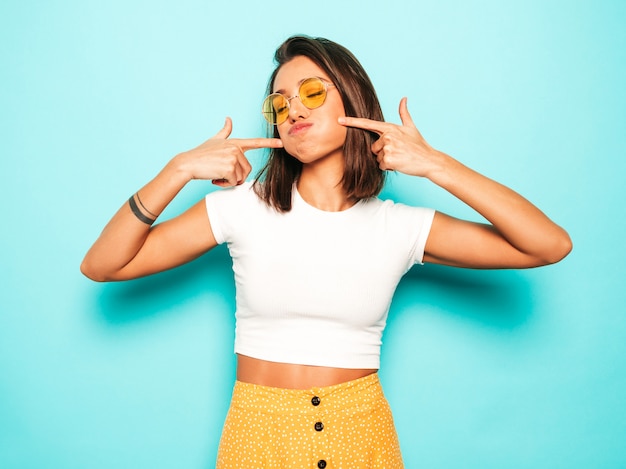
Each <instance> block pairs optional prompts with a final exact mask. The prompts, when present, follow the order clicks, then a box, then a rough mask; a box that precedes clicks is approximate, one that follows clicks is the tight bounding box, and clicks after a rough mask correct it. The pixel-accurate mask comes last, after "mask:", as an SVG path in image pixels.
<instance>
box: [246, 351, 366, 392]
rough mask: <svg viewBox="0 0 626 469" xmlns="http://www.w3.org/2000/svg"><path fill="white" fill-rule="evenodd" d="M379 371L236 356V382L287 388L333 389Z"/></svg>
mask: <svg viewBox="0 0 626 469" xmlns="http://www.w3.org/2000/svg"><path fill="white" fill-rule="evenodd" d="M376 371H378V370H376V369H352V368H330V367H326V366H311V365H294V364H291V363H277V362H269V361H266V360H259V359H258V358H252V357H248V356H246V355H237V380H238V381H243V382H244V383H252V384H260V385H262V386H271V387H274V388H284V389H310V388H314V387H323V386H333V385H335V384H340V383H345V382H347V381H352V380H355V379H359V378H363V377H364V376H367V375H371V374H372V373H376Z"/></svg>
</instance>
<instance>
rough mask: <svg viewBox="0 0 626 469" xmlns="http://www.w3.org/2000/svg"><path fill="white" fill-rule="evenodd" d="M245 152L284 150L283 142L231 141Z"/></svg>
mask: <svg viewBox="0 0 626 469" xmlns="http://www.w3.org/2000/svg"><path fill="white" fill-rule="evenodd" d="M230 141H231V142H232V143H234V144H235V145H237V146H239V148H241V149H242V150H243V151H247V150H255V149H258V148H282V147H283V142H282V140H281V139H279V138H239V139H231V140H230Z"/></svg>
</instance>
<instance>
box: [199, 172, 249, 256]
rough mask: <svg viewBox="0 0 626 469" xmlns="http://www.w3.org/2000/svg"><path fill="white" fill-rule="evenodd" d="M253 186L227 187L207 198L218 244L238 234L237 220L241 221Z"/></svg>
mask: <svg viewBox="0 0 626 469" xmlns="http://www.w3.org/2000/svg"><path fill="white" fill-rule="evenodd" d="M252 190H253V189H252V184H251V183H249V182H248V183H245V184H242V185H240V186H234V187H227V188H224V189H218V190H216V191H213V192H210V193H209V194H207V195H206V197H205V203H206V211H207V215H208V217H209V222H210V223H211V230H212V231H213V236H214V237H215V241H217V243H218V244H222V243H226V242H228V241H229V240H230V239H232V236H233V233H236V232H237V226H236V223H237V220H238V219H241V216H242V213H243V211H244V207H245V206H246V199H247V197H249V196H250V193H251V191H252Z"/></svg>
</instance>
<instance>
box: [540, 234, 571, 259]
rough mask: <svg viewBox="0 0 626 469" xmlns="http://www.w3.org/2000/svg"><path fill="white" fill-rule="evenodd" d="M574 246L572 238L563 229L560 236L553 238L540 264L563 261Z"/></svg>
mask: <svg viewBox="0 0 626 469" xmlns="http://www.w3.org/2000/svg"><path fill="white" fill-rule="evenodd" d="M573 247H574V244H573V243H572V239H571V238H570V236H569V235H568V234H567V232H566V231H565V230H562V232H561V233H560V234H559V236H555V237H554V239H553V240H552V243H551V244H550V247H549V249H547V250H546V252H545V253H544V255H543V256H542V259H541V260H542V262H541V264H540V265H550V264H556V263H557V262H560V261H562V260H563V259H565V257H567V255H568V254H569V253H570V252H572V249H573Z"/></svg>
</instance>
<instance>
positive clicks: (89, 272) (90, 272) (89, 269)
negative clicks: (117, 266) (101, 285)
mask: <svg viewBox="0 0 626 469" xmlns="http://www.w3.org/2000/svg"><path fill="white" fill-rule="evenodd" d="M80 272H81V273H82V274H83V275H84V276H85V277H87V278H88V279H90V280H93V281H94V282H108V281H111V279H110V278H108V277H107V276H105V275H104V274H103V273H102V272H101V271H99V270H98V269H97V268H95V267H94V266H93V264H92V263H90V262H89V260H88V259H87V258H85V259H83V262H81V264H80Z"/></svg>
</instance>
